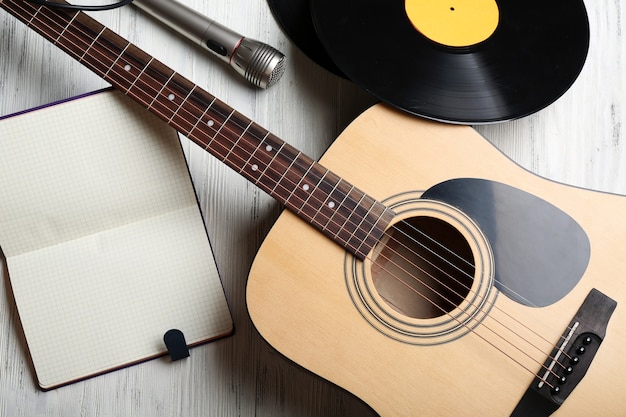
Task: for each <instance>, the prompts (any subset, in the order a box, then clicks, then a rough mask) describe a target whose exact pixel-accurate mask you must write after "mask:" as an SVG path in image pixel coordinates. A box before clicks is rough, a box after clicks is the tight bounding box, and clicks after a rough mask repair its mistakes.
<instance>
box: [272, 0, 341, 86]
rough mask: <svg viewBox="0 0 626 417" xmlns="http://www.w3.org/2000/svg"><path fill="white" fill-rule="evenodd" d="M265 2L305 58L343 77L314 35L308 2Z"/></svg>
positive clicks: (297, 0)
mask: <svg viewBox="0 0 626 417" xmlns="http://www.w3.org/2000/svg"><path fill="white" fill-rule="evenodd" d="M267 2H268V4H269V6H270V10H271V11H272V14H273V15H274V18H275V19H276V21H277V22H278V24H279V25H280V27H281V28H282V30H283V31H284V32H285V33H286V34H287V36H288V37H289V39H291V41H292V42H293V43H294V44H295V45H296V46H297V47H298V48H299V49H300V50H301V51H302V52H303V53H304V54H305V55H306V56H308V57H309V58H310V59H312V60H313V61H315V62H316V63H317V64H318V65H320V66H321V67H323V68H324V69H326V70H328V71H330V72H332V73H334V74H336V75H340V76H342V77H343V74H342V73H341V70H339V68H337V66H336V65H335V63H334V62H333V60H332V59H330V57H329V56H328V54H327V53H326V50H325V49H324V47H323V46H322V44H321V42H320V41H319V39H318V37H317V34H316V33H315V27H314V26H313V20H312V19H311V7H310V2H309V0H267Z"/></svg>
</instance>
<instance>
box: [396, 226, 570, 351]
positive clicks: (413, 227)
mask: <svg viewBox="0 0 626 417" xmlns="http://www.w3.org/2000/svg"><path fill="white" fill-rule="evenodd" d="M404 224H407V225H408V227H410V228H411V230H413V231H414V232H416V233H418V234H420V235H422V236H424V237H425V238H426V239H428V240H430V241H431V242H432V243H434V244H435V245H437V246H439V247H440V248H441V249H443V250H445V251H446V252H448V253H450V254H451V255H452V256H453V257H456V258H457V259H459V260H460V261H461V262H463V263H465V264H467V265H468V266H470V267H475V265H474V264H472V263H471V262H470V261H468V260H467V259H465V258H464V257H462V256H461V255H459V254H457V253H456V252H454V251H453V250H451V249H450V248H449V247H447V246H446V245H444V244H442V243H441V242H439V241H437V240H436V239H435V238H433V237H432V236H429V235H428V234H427V233H425V232H424V231H422V230H419V229H418V228H417V227H415V226H414V225H412V224H411V223H410V222H405V223H404ZM404 235H405V236H406V237H407V238H408V239H410V240H412V241H413V242H414V243H415V244H417V245H419V246H421V247H423V248H424V249H425V250H426V251H428V252H430V253H432V254H433V255H435V256H436V257H438V258H439V259H441V260H442V261H443V262H445V263H447V264H448V265H450V266H451V267H453V268H454V269H456V270H457V271H459V272H460V273H461V274H467V273H466V272H464V271H462V270H461V268H460V267H458V266H457V265H455V264H454V263H453V262H451V261H450V260H449V259H447V258H445V257H444V256H442V255H440V254H439V253H437V252H436V251H435V250H433V249H432V248H429V247H428V246H426V245H424V244H422V243H421V242H419V241H418V240H417V239H415V238H414V237H413V236H411V235H410V234H408V233H406V234H404ZM404 247H405V248H408V247H407V246H404ZM418 256H419V257H420V258H421V259H423V260H425V261H426V262H428V261H427V260H426V259H425V258H423V257H422V256H420V255H418ZM429 264H430V262H429ZM431 265H432V266H433V267H435V268H437V267H436V266H435V265H433V264H431ZM439 270H440V269H439ZM440 271H441V270H440ZM441 272H443V271H441ZM447 275H448V277H449V278H450V279H452V280H453V281H455V282H456V283H458V284H459V285H461V286H463V288H464V289H468V290H470V292H471V291H472V290H471V288H469V287H467V286H466V284H464V283H463V282H461V281H460V280H459V279H457V278H456V277H454V276H452V275H449V274H447ZM470 278H471V277H470ZM495 281H496V282H498V283H499V284H500V285H502V286H503V287H504V288H507V289H508V290H509V291H511V292H512V293H513V294H515V295H517V296H518V297H520V299H522V300H524V301H526V302H528V303H529V304H530V306H532V307H537V305H535V304H534V303H532V302H530V301H529V300H527V299H526V298H525V297H523V296H521V295H519V294H518V293H517V292H516V291H514V290H513V289H511V288H510V287H508V286H506V285H504V284H503V283H502V282H501V281H498V280H495ZM494 308H496V309H498V310H499V311H500V312H502V314H504V315H506V316H507V317H508V318H510V319H511V320H513V321H515V322H516V323H517V324H519V325H520V326H523V327H524V328H525V329H527V330H528V331H530V332H532V333H533V334H534V335H536V336H538V337H540V338H541V339H542V340H543V341H544V342H546V343H552V342H550V341H549V340H548V339H547V338H546V337H545V336H543V335H542V334H541V333H539V332H537V331H535V330H534V329H532V328H531V327H529V326H528V325H527V324H525V323H523V322H522V321H520V320H519V319H518V318H516V317H513V316H512V315H511V314H510V313H508V312H506V311H504V310H502V309H500V308H499V307H498V306H495V305H494ZM570 329H571V327H570V326H569V324H568V325H567V327H566V332H567V331H568V330H570ZM560 339H561V340H563V339H565V336H563V335H561V337H560ZM561 352H562V351H561ZM562 353H563V354H564V355H565V356H566V358H567V359H571V356H570V355H569V354H568V353H566V352H562Z"/></svg>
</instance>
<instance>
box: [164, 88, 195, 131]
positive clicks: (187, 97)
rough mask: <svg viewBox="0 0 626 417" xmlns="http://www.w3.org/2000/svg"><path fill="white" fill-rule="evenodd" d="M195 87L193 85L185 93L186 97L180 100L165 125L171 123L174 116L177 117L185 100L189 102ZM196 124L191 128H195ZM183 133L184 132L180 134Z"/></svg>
mask: <svg viewBox="0 0 626 417" xmlns="http://www.w3.org/2000/svg"><path fill="white" fill-rule="evenodd" d="M196 87H197V85H194V86H193V87H192V88H191V89H190V90H189V93H187V95H186V96H185V98H184V99H182V100H181V102H180V103H179V104H178V107H176V110H175V111H174V113H173V114H172V117H170V118H169V120H168V121H167V124H170V123H172V119H173V118H174V116H177V115H178V112H179V111H180V109H181V107H182V106H183V104H185V103H187V100H189V96H191V94H192V93H193V92H194V90H195V89H196ZM195 125H196V124H195V123H194V125H193V126H195ZM190 131H191V130H189V131H187V133H186V135H189V132H190ZM182 133H185V132H182Z"/></svg>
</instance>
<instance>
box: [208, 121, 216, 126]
mask: <svg viewBox="0 0 626 417" xmlns="http://www.w3.org/2000/svg"><path fill="white" fill-rule="evenodd" d="M206 124H207V125H208V126H209V127H211V126H213V125H214V124H215V122H214V121H213V120H209V121H207V122H206Z"/></svg>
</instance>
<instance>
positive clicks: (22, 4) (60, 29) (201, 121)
mask: <svg viewBox="0 0 626 417" xmlns="http://www.w3.org/2000/svg"><path fill="white" fill-rule="evenodd" d="M0 6H1V7H2V8H3V9H5V10H7V11H8V12H9V13H10V14H12V15H13V16H15V17H16V18H17V19H19V20H21V21H22V22H23V23H25V24H26V25H27V26H29V27H30V28H32V29H33V30H35V31H36V32H38V33H39V34H41V35H42V36H43V37H44V38H46V39H47V40H49V41H50V42H52V43H53V44H54V45H56V46H57V47H59V48H60V49H61V50H63V51H65V52H66V53H67V54H69V55H70V56H72V57H73V58H75V59H76V60H77V61H79V62H80V63H82V64H83V65H85V66H86V67H87V68H89V69H90V70H92V71H93V72H94V73H96V74H97V75H98V76H100V77H102V78H103V79H104V80H106V81H107V82H109V83H110V84H111V85H113V86H114V87H115V88H116V89H118V90H120V91H122V92H124V93H125V94H126V95H127V96H129V97H131V98H132V99H133V100H135V101H136V102H138V103H139V104H141V105H142V106H144V107H145V108H147V109H148V110H150V111H151V112H152V113H154V114H155V115H157V116H158V117H159V118H161V119H162V120H163V121H164V122H166V123H167V124H169V125H170V126H172V127H174V128H175V129H176V130H178V131H179V132H180V133H181V134H183V135H185V136H187V137H188V138H189V139H190V140H192V141H193V142H195V143H196V144H197V145H199V146H201V147H202V148H204V149H205V150H206V151H207V152H209V153H211V154H212V155H214V156H215V157H217V158H218V159H220V160H221V161H223V162H224V163H226V164H227V165H228V166H230V167H231V168H232V169H234V170H235V171H237V172H239V173H240V174H241V175H243V176H244V177H245V178H247V179H248V180H249V181H251V182H252V183H254V184H256V185H257V186H258V187H259V188H261V189H262V190H264V191H265V192H267V193H268V194H269V195H271V196H272V197H274V198H275V199H276V200H278V201H279V202H280V203H281V204H283V205H284V206H285V207H286V208H287V209H289V210H290V211H292V212H294V213H296V214H297V215H298V216H300V217H301V218H302V219H304V220H305V221H307V222H308V223H309V224H311V225H313V226H314V227H316V228H317V229H319V230H320V231H321V232H322V233H324V234H325V235H327V236H329V237H330V238H332V239H333V240H335V241H336V242H337V243H338V244H340V245H341V246H343V247H344V248H345V249H346V250H348V251H349V252H351V253H353V254H354V255H355V256H357V257H359V258H361V259H363V258H364V257H365V255H367V253H369V251H370V250H371V249H372V247H373V246H374V245H375V243H376V242H377V241H378V239H379V238H380V236H381V235H382V233H383V232H384V230H385V229H386V227H387V226H388V225H389V223H390V222H391V219H392V217H393V213H392V212H391V210H389V209H387V208H386V207H385V206H384V205H383V204H382V203H379V202H377V201H376V200H375V199H373V198H372V197H370V196H368V195H366V194H365V193H363V192H362V191H360V190H358V189H356V188H355V187H354V186H352V185H350V184H349V183H347V182H346V181H344V180H343V179H341V178H340V177H338V176H337V175H335V174H333V173H332V172H330V171H328V170H327V169H326V168H324V167H323V166H321V165H320V164H318V163H317V162H315V161H314V160H313V159H311V158H310V157H308V156H306V155H304V154H302V153H301V152H299V151H298V150H297V149H295V148H293V147H292V146H290V145H289V144H287V143H285V142H284V141H282V140H280V139H279V138H277V137H276V136H275V135H273V134H272V133H270V132H269V131H267V130H265V129H264V128H262V127H261V126H259V125H257V124H256V123H254V122H253V121H251V120H250V119H248V118H247V117H245V116H244V115H242V114H240V113H239V112H237V111H235V110H234V109H233V108H231V107H229V106H228V105H226V104H225V103H223V102H221V101H220V100H218V99H216V98H215V97H214V96H212V95H211V94H209V93H208V92H206V91H204V90H203V89H201V88H200V87H198V86H197V85H195V84H194V83H192V82H191V81H189V80H188V79H186V78H185V77H183V76H182V75H180V74H178V73H176V72H175V71H174V70H172V69H170V68H169V67H167V66H166V65H164V64H163V63H161V62H159V61H158V60H156V59H154V58H153V57H152V56H150V55H149V54H147V53H146V52H144V51H142V50H141V49H139V48H138V47H136V46H135V45H133V44H131V43H130V42H128V41H127V40H125V39H124V38H122V37H121V36H119V35H117V34H116V33H114V32H113V31H111V30H109V29H108V28H106V27H105V26H103V25H102V24H100V23H99V22H97V21H96V20H94V19H93V18H91V17H90V16H88V15H87V14H85V13H83V12H79V11H66V10H61V9H53V8H49V7H45V6H38V5H35V4H32V3H29V2H27V1H24V0H0Z"/></svg>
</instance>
